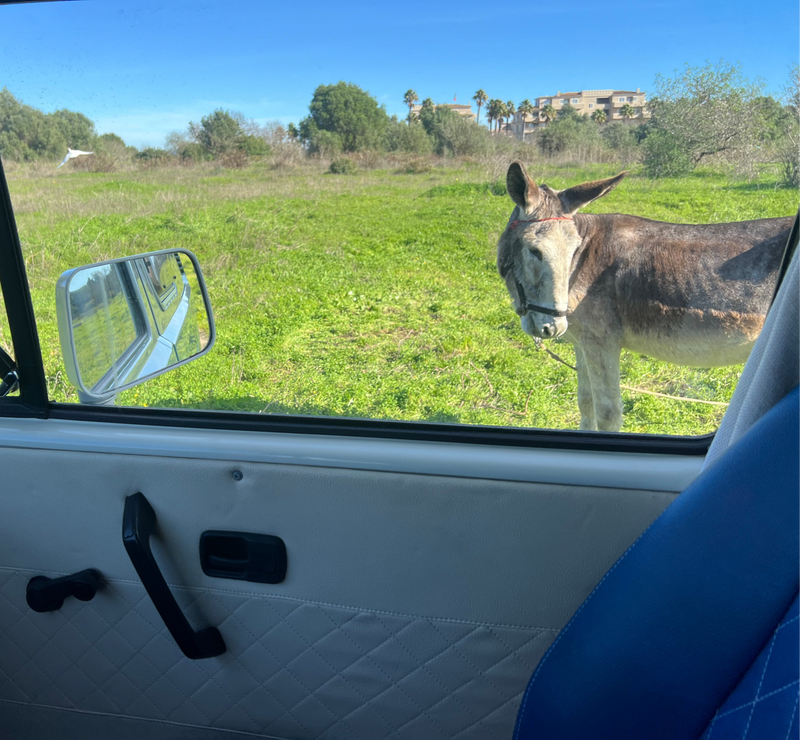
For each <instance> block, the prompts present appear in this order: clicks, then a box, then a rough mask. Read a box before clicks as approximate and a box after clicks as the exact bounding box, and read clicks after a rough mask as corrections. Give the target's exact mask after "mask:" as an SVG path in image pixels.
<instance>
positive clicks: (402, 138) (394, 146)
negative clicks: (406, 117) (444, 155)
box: [386, 116, 433, 155]
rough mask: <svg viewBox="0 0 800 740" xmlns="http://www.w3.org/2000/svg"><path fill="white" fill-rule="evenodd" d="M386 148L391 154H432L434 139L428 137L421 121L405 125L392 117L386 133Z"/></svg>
mask: <svg viewBox="0 0 800 740" xmlns="http://www.w3.org/2000/svg"><path fill="white" fill-rule="evenodd" d="M386 148H387V149H388V150H389V151H390V152H408V153H410V154H423V155H424V154H430V153H431V152H432V151H433V139H432V138H431V137H430V136H428V134H427V132H426V131H425V127H424V126H423V125H422V123H421V122H420V121H419V119H417V118H415V119H414V120H413V121H409V122H408V123H403V122H402V121H398V120H397V117H396V116H392V118H391V120H390V121H389V128H388V129H387V132H386Z"/></svg>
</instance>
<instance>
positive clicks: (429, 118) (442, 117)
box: [419, 98, 477, 154]
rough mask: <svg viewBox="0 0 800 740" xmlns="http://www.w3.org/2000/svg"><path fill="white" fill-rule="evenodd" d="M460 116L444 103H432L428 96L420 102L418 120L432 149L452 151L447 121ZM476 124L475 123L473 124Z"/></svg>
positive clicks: (441, 151) (444, 152)
mask: <svg viewBox="0 0 800 740" xmlns="http://www.w3.org/2000/svg"><path fill="white" fill-rule="evenodd" d="M459 118H461V116H460V115H459V114H458V113H456V112H455V111H454V110H452V108H448V107H447V106H446V105H434V103H433V101H432V100H431V99H430V98H426V99H425V100H424V101H423V102H422V108H421V109H420V112H419V121H420V123H421V124H422V126H423V128H424V129H425V133H426V134H427V135H428V136H429V137H430V138H431V141H432V143H433V150H434V151H435V152H436V154H447V153H452V150H453V147H452V146H451V145H450V143H449V141H448V134H447V133H446V129H447V126H448V122H452V121H455V120H457V119H459ZM475 125H476V126H477V124H475Z"/></svg>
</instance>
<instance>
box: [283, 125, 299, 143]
mask: <svg viewBox="0 0 800 740" xmlns="http://www.w3.org/2000/svg"><path fill="white" fill-rule="evenodd" d="M286 135H287V136H288V137H289V138H290V139H291V140H292V141H297V140H298V139H299V138H300V132H299V131H298V130H297V126H295V125H294V124H293V123H292V122H291V121H290V122H289V123H288V124H287V125H286Z"/></svg>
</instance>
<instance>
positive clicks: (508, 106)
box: [506, 100, 517, 122]
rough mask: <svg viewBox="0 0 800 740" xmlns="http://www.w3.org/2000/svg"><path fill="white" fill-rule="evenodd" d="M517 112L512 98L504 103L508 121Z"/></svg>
mask: <svg viewBox="0 0 800 740" xmlns="http://www.w3.org/2000/svg"><path fill="white" fill-rule="evenodd" d="M516 112H517V106H516V105H514V101H513V100H509V101H508V102H507V103H506V115H507V116H508V121H509V122H510V121H511V119H512V118H513V117H514V114H515V113H516Z"/></svg>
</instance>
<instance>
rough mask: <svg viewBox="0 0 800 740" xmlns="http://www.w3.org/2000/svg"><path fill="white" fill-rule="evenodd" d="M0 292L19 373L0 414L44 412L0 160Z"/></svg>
mask: <svg viewBox="0 0 800 740" xmlns="http://www.w3.org/2000/svg"><path fill="white" fill-rule="evenodd" d="M0 292H2V295H3V300H4V303H5V307H6V316H7V317H8V325H9V328H10V330H11V341H12V344H13V346H14V362H15V364H16V368H17V373H18V375H19V396H8V397H5V398H2V399H0V413H2V415H3V416H33V417H36V418H46V417H47V415H48V409H49V404H48V399H47V380H46V378H45V373H44V365H43V364H42V352H41V348H40V346H39V335H38V333H37V331H36V318H35V316H34V313H33V302H32V301H31V292H30V287H29V285H28V274H27V271H26V269H25V258H24V257H23V254H22V246H21V245H20V241H19V233H18V232H17V225H16V221H15V220H14V211H13V209H12V207H11V194H10V192H9V190H8V182H7V181H6V174H5V170H4V169H3V162H2V160H1V159H0Z"/></svg>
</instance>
